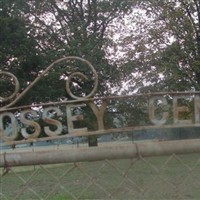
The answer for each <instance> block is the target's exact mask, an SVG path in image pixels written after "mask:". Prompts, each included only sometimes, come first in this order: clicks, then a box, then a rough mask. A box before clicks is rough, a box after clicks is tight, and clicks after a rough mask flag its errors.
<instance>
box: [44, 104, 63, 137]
mask: <svg viewBox="0 0 200 200" xmlns="http://www.w3.org/2000/svg"><path fill="white" fill-rule="evenodd" d="M50 111H54V112H55V115H57V116H58V117H60V116H62V111H61V110H60V109H59V108H57V107H48V108H45V109H44V111H43V116H42V118H43V119H44V121H45V122H46V123H48V124H51V125H53V126H56V127H57V129H56V130H54V131H52V130H51V129H50V128H49V127H48V126H45V127H44V132H45V133H46V134H47V135H48V136H56V135H59V134H61V133H62V123H61V122H59V121H58V120H55V119H52V118H49V117H48V115H49V112H50Z"/></svg>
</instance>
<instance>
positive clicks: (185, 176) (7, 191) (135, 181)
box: [0, 154, 200, 200]
mask: <svg viewBox="0 0 200 200" xmlns="http://www.w3.org/2000/svg"><path fill="white" fill-rule="evenodd" d="M0 188H1V196H0V199H1V200H4V199H19V200H31V199H32V200H33V199H48V200H68V199H75V198H78V199H109V198H110V196H109V195H111V197H112V199H200V155H199V154H188V155H181V156H178V157H177V156H171V157H170V156H163V157H153V158H145V159H143V158H141V159H140V160H128V159H125V160H113V161H98V162H84V163H76V164H73V163H71V164H56V165H46V166H44V165H43V166H36V167H33V166H31V167H13V168H11V171H10V172H9V173H8V174H6V175H5V176H2V177H1V178H0ZM33 191H34V192H33ZM18 195H19V196H18ZM37 195H38V196H37Z"/></svg>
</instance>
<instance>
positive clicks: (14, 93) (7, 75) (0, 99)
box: [0, 71, 19, 102]
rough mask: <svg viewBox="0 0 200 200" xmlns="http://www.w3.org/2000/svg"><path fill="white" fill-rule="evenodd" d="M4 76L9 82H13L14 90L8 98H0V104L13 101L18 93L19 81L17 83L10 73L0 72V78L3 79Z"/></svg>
mask: <svg viewBox="0 0 200 200" xmlns="http://www.w3.org/2000/svg"><path fill="white" fill-rule="evenodd" d="M5 76H6V77H9V79H10V81H12V82H13V84H14V87H15V89H14V92H13V94H11V95H10V96H8V97H1V96H0V102H5V101H9V100H11V99H13V98H14V97H15V96H16V95H17V93H18V92H19V81H18V79H17V77H16V76H15V75H14V74H12V73H9V72H3V71H0V77H5ZM3 79H4V78H3Z"/></svg>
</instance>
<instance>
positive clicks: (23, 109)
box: [0, 56, 200, 146]
mask: <svg viewBox="0 0 200 200" xmlns="http://www.w3.org/2000/svg"><path fill="white" fill-rule="evenodd" d="M69 60H78V61H82V62H84V63H85V64H86V65H87V66H88V67H89V69H90V70H91V71H92V74H93V80H94V87H93V89H92V91H91V92H90V93H89V94H86V96H84V97H78V96H76V95H74V94H73V92H72V91H71V89H70V82H71V81H72V78H73V77H74V76H78V77H79V78H81V79H83V80H86V79H87V77H86V76H85V75H84V74H83V73H81V72H74V73H72V74H71V75H70V76H69V77H68V79H67V80H66V85H65V86H66V91H67V92H68V94H69V95H70V96H71V97H72V98H74V100H71V101H62V102H50V103H49V102H48V103H40V104H34V105H33V104H32V105H23V106H18V107H14V105H15V104H16V103H17V102H18V101H19V100H20V99H21V98H22V97H24V96H25V95H26V93H27V92H28V91H29V90H30V89H31V88H32V87H33V86H34V85H35V84H37V83H38V81H39V80H40V79H41V78H42V77H44V76H45V75H48V72H49V71H50V70H51V69H52V68H53V67H55V65H56V64H58V63H60V62H64V61H69ZM0 75H2V76H3V75H4V76H7V77H8V78H10V79H11V81H12V82H13V84H14V85H15V90H14V92H13V94H12V95H10V96H9V97H6V98H3V97H0V102H1V103H2V102H3V104H2V105H4V106H3V107H1V108H0V139H1V140H2V141H3V142H4V143H3V144H1V146H3V145H8V144H10V145H15V144H21V143H30V142H36V141H45V140H54V139H63V138H69V137H75V136H90V135H101V134H109V133H120V132H130V131H136V130H150V129H162V128H183V127H200V92H199V91H188V92H186V91H183V92H156V93H145V94H133V95H129V96H126V95H125V96H110V97H100V98H92V97H93V96H94V93H95V91H96V89H97V85H98V75H97V73H96V71H95V69H94V67H93V66H92V64H91V63H90V62H88V61H87V60H85V59H82V58H79V57H76V56H69V57H65V58H61V59H58V60H56V61H55V62H53V63H52V64H51V65H49V66H48V67H47V68H46V69H45V70H44V71H43V72H42V73H41V75H40V76H38V77H37V78H36V79H35V80H34V81H33V82H32V83H31V84H30V85H28V86H27V88H25V89H24V91H22V92H21V93H20V94H19V93H18V91H19V82H18V80H17V78H16V77H15V76H14V75H12V74H11V73H9V72H0ZM15 96H16V98H15V99H14V100H13V101H12V102H10V103H8V104H7V105H5V104H4V103H5V102H7V101H10V100H12V99H13V98H14V97H15ZM169 96H170V99H171V102H172V103H171V105H169V104H168V101H167V98H168V97H169ZM139 97H141V98H145V100H146V102H145V105H146V107H148V108H147V115H148V116H147V118H148V120H149V121H148V123H146V125H145V124H142V125H140V126H139V125H135V126H128V127H127V126H124V127H118V128H115V129H114V128H109V127H107V128H106V129H105V124H104V115H105V113H106V112H107V108H108V107H109V105H110V102H112V101H114V100H115V101H118V100H123V99H129V101H130V99H131V98H132V99H137V98H139ZM187 98H190V99H193V100H192V101H190V103H191V102H193V103H194V106H193V107H194V111H192V112H193V113H190V114H191V115H193V116H192V117H191V119H190V118H189V119H188V118H186V119H181V118H179V116H180V115H181V114H183V113H189V112H190V110H189V108H188V107H187V106H185V105H179V104H178V101H179V100H185V99H187ZM156 101H159V104H160V106H161V107H163V108H164V107H166V109H164V110H161V113H160V114H159V115H157V113H156V110H157V105H155V102H156ZM95 102H101V103H98V105H96V103H95ZM59 106H63V108H62V109H61V108H60V107H59ZM85 106H88V107H89V109H91V110H92V112H93V114H94V116H95V117H96V122H97V126H98V127H97V130H93V131H88V127H79V128H75V126H74V123H76V122H79V121H82V120H84V115H83V114H73V112H72V110H73V109H75V108H82V107H85ZM170 106H171V110H169V107H170ZM33 107H35V108H39V107H42V112H41V113H39V111H36V110H34V109H33ZM129 109H131V108H129ZM14 111H18V116H16V114H15V113H14ZM128 111H131V110H128ZM49 112H54V114H55V115H56V117H57V119H53V118H52V117H51V116H49ZM170 113H172V115H171V116H170ZM28 115H31V118H33V119H34V118H37V117H38V116H40V118H41V120H43V122H44V123H42V124H44V127H41V124H40V123H39V122H38V121H36V120H32V119H31V118H30V117H27V116H28ZM64 115H65V116H64ZM63 116H64V117H66V124H62V123H61V121H59V117H63ZM169 117H171V118H172V119H171V121H170V122H169ZM5 118H7V119H9V121H10V126H11V131H10V132H11V133H10V134H6V133H5V123H4V119H5ZM19 121H20V122H19ZM19 123H20V125H19ZM169 123H171V124H169ZM51 126H54V129H53V130H51V128H50V127H51ZM64 126H65V127H67V132H63V129H64ZM111 127H112V126H111ZM28 129H29V131H28ZM30 129H31V130H32V131H30ZM42 131H43V132H44V134H45V135H46V136H47V137H44V138H38V137H39V136H40V135H41V133H42ZM30 132H31V133H30ZM63 133H64V135H63ZM19 135H20V136H22V137H23V138H22V139H21V140H20V141H15V139H17V138H18V136H19Z"/></svg>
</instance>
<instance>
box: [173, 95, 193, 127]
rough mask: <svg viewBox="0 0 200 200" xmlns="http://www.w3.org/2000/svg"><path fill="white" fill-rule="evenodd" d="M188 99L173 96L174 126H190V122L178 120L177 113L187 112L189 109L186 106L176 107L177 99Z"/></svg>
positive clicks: (183, 96) (182, 96)
mask: <svg viewBox="0 0 200 200" xmlns="http://www.w3.org/2000/svg"><path fill="white" fill-rule="evenodd" d="M184 98H188V96H185V95H181V96H174V97H173V114H174V124H192V120H180V119H179V113H181V112H189V108H188V107H186V106H180V107H179V106H178V99H184Z"/></svg>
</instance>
